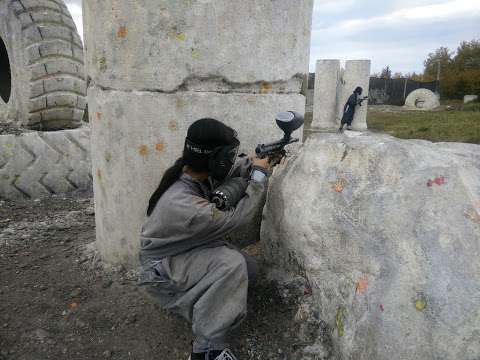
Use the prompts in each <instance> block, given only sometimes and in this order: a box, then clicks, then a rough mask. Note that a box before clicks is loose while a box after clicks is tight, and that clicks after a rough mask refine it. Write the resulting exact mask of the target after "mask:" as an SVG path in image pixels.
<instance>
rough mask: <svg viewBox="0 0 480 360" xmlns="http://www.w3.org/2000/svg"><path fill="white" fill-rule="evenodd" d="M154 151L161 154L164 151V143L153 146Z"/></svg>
mask: <svg viewBox="0 0 480 360" xmlns="http://www.w3.org/2000/svg"><path fill="white" fill-rule="evenodd" d="M155 150H157V151H158V152H162V151H163V150H165V144H164V143H158V144H155Z"/></svg>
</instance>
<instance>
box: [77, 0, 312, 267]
mask: <svg viewBox="0 0 480 360" xmlns="http://www.w3.org/2000/svg"><path fill="white" fill-rule="evenodd" d="M83 3H84V23H85V45H86V64H87V72H88V75H89V77H90V78H91V82H90V85H89V88H88V101H89V108H90V111H89V113H90V124H91V127H92V166H93V177H94V191H95V208H96V227H97V245H98V248H99V250H100V252H101V255H102V256H103V258H104V259H105V260H106V261H107V262H110V263H124V264H133V263H135V260H136V258H137V250H138V243H139V240H138V238H139V233H140V227H141V224H142V223H143V221H144V219H145V216H146V207H147V201H148V198H149V197H150V195H151V193H152V192H153V191H154V189H155V188H156V187H157V185H158V183H159V181H160V178H161V176H162V174H163V172H164V170H165V169H166V168H167V167H168V166H170V165H171V164H172V163H173V162H174V160H175V159H176V158H178V157H179V156H180V155H181V151H182V149H183V141H184V137H185V134H186V130H187V128H188V126H189V125H190V124H191V123H192V122H193V121H194V120H196V119H199V118H201V117H206V116H209V117H215V118H217V119H219V120H222V121H224V122H225V123H227V124H228V125H230V126H232V127H234V128H235V129H237V130H238V132H239V136H240V140H241V142H242V149H241V150H242V151H244V152H249V153H252V152H253V151H254V146H255V145H256V144H257V143H260V142H265V141H268V140H275V139H277V138H280V137H281V136H282V132H281V131H280V130H279V129H278V128H277V127H276V125H275V123H274V116H275V114H276V113H277V112H279V111H284V110H289V109H291V110H297V111H300V112H303V111H304V109H305V97H304V96H303V95H300V90H301V86H302V82H303V74H305V73H307V71H308V63H309V48H310V27H311V20H310V19H311V14H312V8H313V0H300V1H295V2H292V1H289V0H277V1H274V2H273V1H262V2H259V1H256V0H244V1H236V0H227V1H225V0H223V1H220V0H193V1H192V0H138V1H130V0H84V2H83ZM99 19H100V20H99Z"/></svg>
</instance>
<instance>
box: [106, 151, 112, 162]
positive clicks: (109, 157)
mask: <svg viewBox="0 0 480 360" xmlns="http://www.w3.org/2000/svg"><path fill="white" fill-rule="evenodd" d="M105 160H106V161H107V162H110V160H112V154H110V153H109V152H106V153H105Z"/></svg>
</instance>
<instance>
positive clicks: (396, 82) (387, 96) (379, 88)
mask: <svg viewBox="0 0 480 360" xmlns="http://www.w3.org/2000/svg"><path fill="white" fill-rule="evenodd" d="M314 84H315V73H310V74H309V77H308V88H309V89H313V88H314ZM369 88H370V89H369V100H368V103H369V104H370V105H399V106H402V105H404V104H405V99H406V98H407V96H408V94H410V93H411V92H412V91H414V90H417V89H428V90H431V91H433V92H435V91H437V89H438V84H437V82H436V81H431V82H420V81H416V80H411V79H404V78H401V79H381V78H376V77H371V78H370V86H369ZM353 90H354V89H352V92H353Z"/></svg>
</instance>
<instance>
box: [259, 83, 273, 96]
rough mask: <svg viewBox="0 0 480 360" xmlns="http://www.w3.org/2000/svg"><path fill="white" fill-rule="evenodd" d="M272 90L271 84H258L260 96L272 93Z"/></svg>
mask: <svg viewBox="0 0 480 360" xmlns="http://www.w3.org/2000/svg"><path fill="white" fill-rule="evenodd" d="M272 88H273V86H272V84H270V83H268V82H266V81H262V83H261V84H260V94H268V93H270V92H271V91H272Z"/></svg>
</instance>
